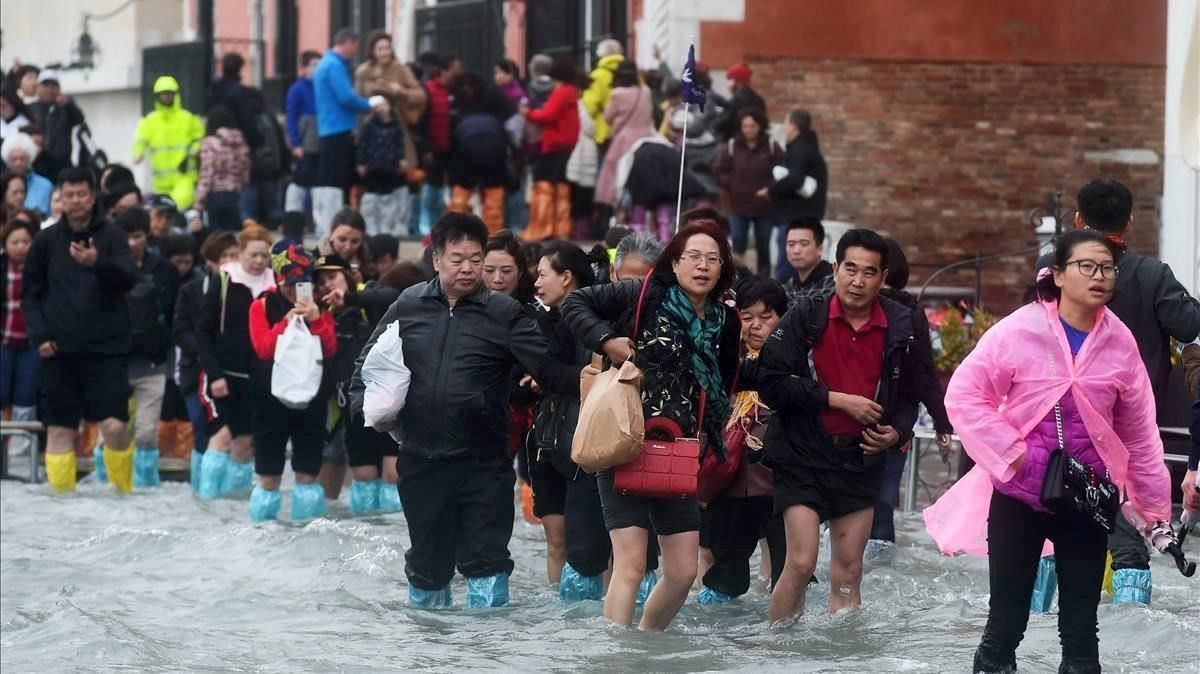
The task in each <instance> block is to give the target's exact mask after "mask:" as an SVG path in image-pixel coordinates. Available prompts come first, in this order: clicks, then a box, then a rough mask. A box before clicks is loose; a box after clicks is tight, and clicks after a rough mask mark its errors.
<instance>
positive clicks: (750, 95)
mask: <svg viewBox="0 0 1200 674" xmlns="http://www.w3.org/2000/svg"><path fill="white" fill-rule="evenodd" d="M751 75H753V73H752V72H751V71H750V66H747V65H746V64H745V63H735V64H733V65H732V66H730V67H729V70H727V71H725V78H726V79H728V80H729V88H730V90H731V91H732V92H733V93H732V95H730V97H729V100H728V101H727V102H726V104H725V109H723V110H722V111H721V114H720V116H718V117H717V121H716V122H715V123H714V124H713V130H714V131H716V132H717V138H718V139H719V140H720V141H721V142H722V143H724V142H726V141H728V140H729V139H730V138H733V137H734V136H736V135H737V133H738V124H739V123H740V122H741V111H742V110H749V109H751V108H757V109H759V110H762V111H763V114H766V112H767V102H766V101H764V100H763V97H762V96H759V95H758V92H757V91H755V90H753V89H751V88H750V76H751Z"/></svg>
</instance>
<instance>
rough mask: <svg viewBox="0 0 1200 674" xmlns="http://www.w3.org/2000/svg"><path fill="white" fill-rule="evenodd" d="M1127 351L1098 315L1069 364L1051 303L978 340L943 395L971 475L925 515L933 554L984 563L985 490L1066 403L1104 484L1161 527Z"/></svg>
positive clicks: (1118, 326) (1163, 478)
mask: <svg viewBox="0 0 1200 674" xmlns="http://www.w3.org/2000/svg"><path fill="white" fill-rule="evenodd" d="M1137 348H1138V346H1137V342H1136V341H1135V340H1134V338H1133V334H1132V333H1130V331H1129V328H1127V327H1125V325H1124V324H1123V323H1122V322H1121V321H1120V320H1119V319H1117V317H1116V316H1115V315H1114V314H1113V313H1112V312H1111V311H1110V310H1109V309H1107V308H1101V309H1100V310H1099V312H1098V315H1097V318H1096V325H1095V327H1094V328H1093V329H1092V331H1091V332H1090V333H1089V334H1088V336H1087V339H1086V340H1085V341H1084V343H1083V347H1082V349H1080V351H1079V354H1078V356H1075V357H1072V356H1071V347H1070V345H1069V344H1068V343H1067V337H1066V333H1065V331H1064V330H1063V327H1062V323H1061V321H1060V320H1059V314H1058V304H1057V303H1054V302H1045V303H1043V302H1033V303H1030V304H1027V305H1025V306H1024V307H1022V308H1020V309H1018V310H1017V311H1015V312H1014V313H1012V314H1010V315H1009V316H1007V317H1006V318H1004V319H1003V320H1001V321H1000V322H999V323H997V324H996V325H995V326H993V327H992V328H991V329H990V330H988V331H987V332H986V333H985V334H984V335H983V338H982V339H980V340H979V344H978V345H977V346H976V347H975V349H974V350H973V351H972V352H971V354H970V355H968V356H967V358H966V360H964V361H963V362H962V364H961V365H959V366H958V370H956V371H955V373H954V377H953V378H952V379H951V380H950V386H949V388H948V389H947V391H946V410H947V411H948V412H949V413H950V421H951V422H952V423H953V424H954V428H955V430H956V431H957V432H958V435H959V437H960V438H961V439H962V443H963V447H964V448H965V449H966V451H967V453H968V454H970V455H971V458H972V459H974V460H975V463H976V465H975V468H973V469H971V472H969V473H967V475H966V477H964V478H963V479H961V480H959V481H958V482H957V483H956V484H955V485H954V486H953V487H951V489H950V491H948V492H946V494H945V495H944V496H942V498H940V499H938V501H937V503H935V504H933V505H932V506H930V507H929V508H927V509H926V510H925V527H926V529H927V530H928V531H929V533H930V535H932V536H933V538H934V540H936V541H937V544H938V548H939V549H940V550H941V551H942V552H944V553H947V554H951V553H954V552H958V551H962V552H966V553H968V554H971V555H976V556H981V557H982V556H986V555H987V521H988V511H989V508H990V502H991V496H992V488H993V486H992V485H993V484H994V483H995V482H1001V483H1003V482H1009V481H1011V480H1013V479H1014V478H1015V477H1017V471H1016V470H1015V469H1014V468H1013V467H1012V464H1013V462H1014V461H1016V460H1017V459H1018V458H1019V457H1021V456H1022V455H1025V454H1027V452H1029V451H1030V445H1029V437H1030V435H1031V434H1032V433H1035V432H1036V431H1035V427H1037V426H1039V425H1040V424H1042V423H1043V421H1044V420H1045V419H1046V416H1047V414H1053V410H1054V405H1055V403H1057V402H1059V401H1060V400H1062V398H1063V396H1064V395H1066V394H1068V393H1070V395H1071V396H1072V397H1073V399H1074V402H1075V404H1076V405H1077V406H1078V409H1079V415H1080V418H1081V419H1082V420H1083V427H1084V431H1085V432H1086V433H1087V435H1088V438H1089V439H1090V440H1091V445H1092V446H1093V447H1094V448H1095V451H1096V452H1097V453H1098V455H1099V457H1100V458H1101V459H1102V460H1103V462H1104V466H1105V467H1107V468H1108V473H1109V477H1110V478H1111V479H1112V481H1113V483H1114V484H1116V485H1117V487H1118V488H1120V489H1121V490H1122V492H1124V493H1125V494H1127V495H1128V497H1129V500H1130V501H1131V502H1132V504H1133V506H1134V508H1136V509H1137V510H1138V511H1139V512H1140V513H1141V514H1142V515H1143V517H1145V519H1146V521H1148V522H1154V521H1157V520H1169V519H1170V518H1171V481H1170V476H1169V474H1168V473H1167V467H1166V464H1165V463H1164V462H1163V445H1162V439H1161V438H1160V437H1159V434H1158V426H1157V425H1156V424H1155V422H1154V396H1153V394H1152V392H1151V388H1150V379H1149V377H1148V376H1147V375H1146V369H1145V367H1144V366H1143V365H1142V363H1141V362H1140V361H1139V360H1138V359H1137V358H1134V357H1133V355H1134V354H1135V353H1137ZM1065 430H1066V429H1064V431H1065Z"/></svg>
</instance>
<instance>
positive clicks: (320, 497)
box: [292, 482, 325, 522]
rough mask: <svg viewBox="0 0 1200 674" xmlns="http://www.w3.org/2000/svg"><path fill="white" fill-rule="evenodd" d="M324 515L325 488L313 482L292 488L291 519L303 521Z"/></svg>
mask: <svg viewBox="0 0 1200 674" xmlns="http://www.w3.org/2000/svg"><path fill="white" fill-rule="evenodd" d="M324 516H325V489H324V488H323V487H322V486H321V485H319V484H316V483H315V482H314V483H311V484H298V485H296V486H295V488H294V489H292V521H293V522H303V521H304V520H311V519H315V518H317V517H324Z"/></svg>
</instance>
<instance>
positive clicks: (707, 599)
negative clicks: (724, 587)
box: [696, 586, 733, 606]
mask: <svg viewBox="0 0 1200 674" xmlns="http://www.w3.org/2000/svg"><path fill="white" fill-rule="evenodd" d="M727 601H733V595H728V594H725V593H724V592H722V591H720V590H714V589H712V588H711V587H708V586H705V587H704V589H702V590H700V594H699V596H697V597H696V603H697V604H700V605H701V606H713V605H715V604H724V603H725V602H727Z"/></svg>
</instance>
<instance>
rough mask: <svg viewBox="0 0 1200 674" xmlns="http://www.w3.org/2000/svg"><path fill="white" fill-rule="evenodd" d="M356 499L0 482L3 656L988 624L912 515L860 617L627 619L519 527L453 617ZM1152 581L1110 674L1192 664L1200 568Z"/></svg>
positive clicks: (93, 658)
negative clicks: (256, 516) (293, 502)
mask: <svg viewBox="0 0 1200 674" xmlns="http://www.w3.org/2000/svg"><path fill="white" fill-rule="evenodd" d="M285 489H286V488H285ZM345 499H346V496H345V494H343V496H342V506H341V507H337V506H335V507H334V508H333V509H332V510H331V516H332V518H333V519H327V520H321V521H317V522H313V523H310V524H308V525H306V526H292V525H290V524H285V523H277V524H269V525H266V526H261V527H254V526H251V525H250V524H249V523H248V520H247V517H246V503H245V502H239V501H218V502H215V503H212V504H203V503H200V502H199V501H197V500H195V499H194V498H193V497H192V494H191V493H190V491H189V489H188V487H187V485H186V484H179V483H167V484H165V485H164V486H163V487H162V488H161V489H157V490H150V491H143V492H139V493H135V494H133V495H132V496H129V497H119V496H117V495H116V494H115V493H113V492H112V490H111V487H102V486H99V485H95V484H88V483H86V482H85V483H82V484H81V485H80V488H79V492H78V493H77V494H74V495H71V496H66V497H55V496H51V495H49V493H48V489H47V487H46V486H45V485H34V486H30V485H24V484H17V483H12V482H5V483H2V484H0V669H3V670H4V671H5V672H57V671H112V670H127V671H128V670H132V671H144V672H177V671H242V672H253V671H272V672H275V671H286V672H291V671H306V672H309V671H311V672H343V671H344V672H360V671H431V672H462V671H479V670H484V671H519V672H532V671H563V672H566V671H583V670H586V671H590V672H699V671H741V672H755V673H759V672H835V671H836V672H864V671H873V672H891V671H921V672H942V671H946V672H966V671H970V665H971V657H972V653H973V651H974V649H975V646H976V644H977V643H978V640H979V636H980V634H981V632H982V629H983V624H984V621H985V618H986V611H987V598H988V586H987V564H986V561H985V560H979V559H971V558H958V559H950V558H947V557H944V556H941V555H939V554H938V553H937V550H936V548H935V547H934V546H933V544H932V541H931V540H930V539H929V538H928V536H927V535H926V534H925V532H924V530H923V528H922V527H921V522H920V516H919V514H916V513H909V514H898V515H897V517H898V523H897V528H898V531H899V533H898V536H899V547H898V549H897V550H896V551H895V555H894V557H893V558H892V559H891V560H890V561H886V562H871V563H868V566H867V571H866V578H865V581H864V588H863V595H864V598H865V604H864V607H863V609H862V610H860V611H858V612H855V613H851V614H847V615H840V616H836V617H830V616H828V615H825V613H824V607H825V605H826V599H825V592H826V589H825V586H820V587H815V588H813V589H810V591H809V595H808V602H809V608H810V611H809V613H808V614H807V615H806V616H804V617H803V618H802V619H801V620H800V621H799V622H798V623H797V624H796V625H794V626H792V627H790V628H787V629H782V630H769V629H767V628H766V613H767V596H766V594H765V593H764V591H763V590H762V588H761V587H757V588H755V589H752V590H751V593H750V594H749V595H747V596H746V597H743V598H742V599H741V600H739V601H736V602H733V603H731V604H727V605H724V606H720V607H701V606H698V605H696V604H695V593H694V592H693V594H692V597H691V598H690V599H689V602H688V604H687V605H686V606H685V607H684V609H683V611H682V612H681V613H680V615H679V617H678V619H677V620H676V622H675V623H674V625H673V626H672V627H671V629H670V631H669V632H667V633H665V634H643V633H640V632H637V631H635V630H628V629H622V628H617V627H613V626H611V625H609V624H608V623H606V622H605V620H604V619H603V618H602V617H601V605H600V603H599V602H585V603H583V604H575V605H569V606H567V605H563V604H561V603H559V601H558V597H557V592H556V590H555V589H554V588H550V587H547V586H546V585H545V583H544V582H543V581H544V574H545V562H544V557H543V552H542V550H543V547H542V544H541V540H540V539H541V530H540V527H536V528H535V527H533V526H530V525H527V524H525V523H524V522H520V521H519V522H518V523H517V525H516V529H515V533H514V536H513V541H512V551H513V556H514V557H515V559H516V562H517V569H516V572H515V573H514V574H513V576H512V581H511V586H512V589H511V594H512V605H511V606H509V607H507V608H502V609H493V610H487V611H482V612H479V611H472V612H465V611H464V610H463V609H462V608H461V607H462V604H463V600H464V596H465V586H464V583H463V581H462V580H461V579H459V580H456V581H455V583H454V586H453V587H454V592H455V604H456V608H452V609H450V610H442V611H421V610H412V609H409V608H408V607H407V606H406V605H405V599H406V596H407V589H406V587H405V578H404V559H403V553H404V546H405V545H406V543H407V542H408V536H407V533H406V529H405V523H404V518H403V516H402V515H392V516H386V517H376V518H368V519H357V520H353V519H349V518H348V516H347V515H346V512H345V507H344V504H345ZM288 502H289V501H288V496H287V495H286V494H285V496H284V508H283V511H282V512H283V513H286V512H287V508H288ZM1187 547H1188V551H1189V553H1190V555H1191V556H1193V557H1197V556H1200V550H1198V549H1197V547H1198V546H1197V545H1195V544H1194V540H1193V541H1189V543H1188V546H1187ZM824 559H826V558H825V556H824V555H823V560H824ZM818 575H819V576H823V575H824V570H823V567H822V568H821V569H819V570H818ZM1154 580H1155V586H1154V605H1153V607H1152V608H1146V607H1142V606H1132V605H1126V606H1118V607H1114V606H1111V605H1102V606H1101V607H1100V653H1101V659H1102V662H1103V663H1104V665H1105V668H1106V671H1110V672H1183V671H1192V672H1196V671H1200V664H1198V660H1200V614H1198V612H1200V579H1190V580H1189V579H1185V578H1184V577H1183V576H1181V575H1180V574H1179V573H1178V572H1177V571H1176V570H1175V568H1174V566H1173V564H1171V563H1170V559H1169V558H1168V557H1164V556H1160V555H1156V556H1155V559H1154ZM1056 620H1057V619H1056V617H1055V616H1053V615H1034V616H1032V617H1031V619H1030V626H1029V630H1028V632H1027V634H1026V637H1025V641H1024V643H1023V644H1022V646H1021V649H1020V651H1019V652H1018V661H1019V664H1020V666H1021V671H1024V672H1053V671H1057V667H1058V663H1059V646H1058V635H1057V630H1056Z"/></svg>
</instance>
